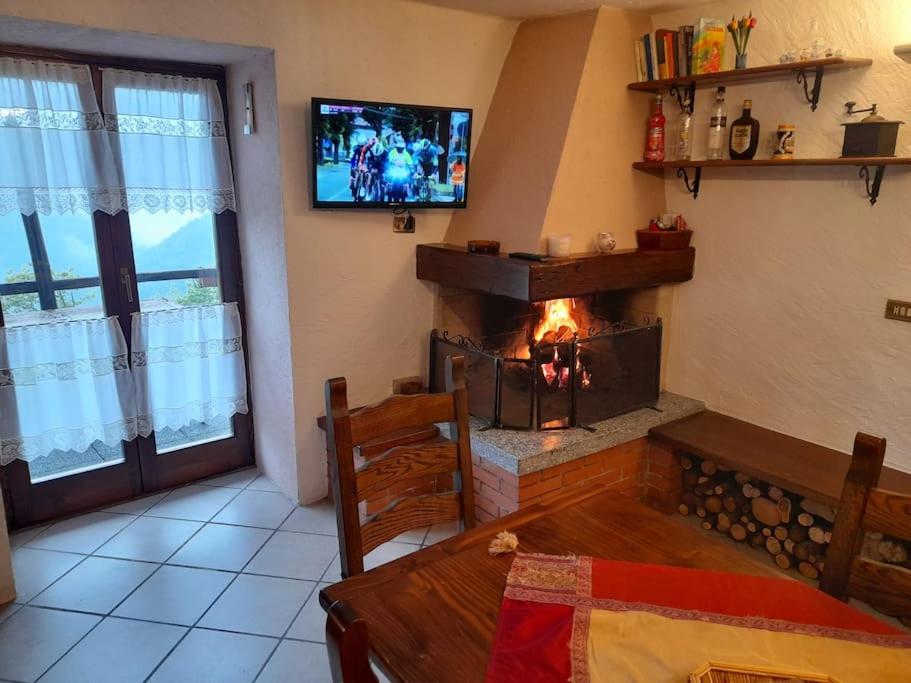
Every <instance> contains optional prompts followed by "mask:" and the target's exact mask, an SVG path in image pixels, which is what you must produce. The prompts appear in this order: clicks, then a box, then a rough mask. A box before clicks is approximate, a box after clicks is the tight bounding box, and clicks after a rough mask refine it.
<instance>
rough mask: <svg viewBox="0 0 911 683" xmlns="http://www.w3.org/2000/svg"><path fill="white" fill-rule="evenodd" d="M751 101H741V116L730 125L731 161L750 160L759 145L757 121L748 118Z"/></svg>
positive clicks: (751, 105)
mask: <svg viewBox="0 0 911 683" xmlns="http://www.w3.org/2000/svg"><path fill="white" fill-rule="evenodd" d="M752 108H753V101H752V100H744V101H743V116H741V117H740V118H739V119H737V120H736V121H734V123H732V124H731V145H730V147H731V149H730V151H731V159H752V158H753V157H754V156H756V147H757V146H758V145H759V121H757V120H756V119H754V118H753V117H752V116H750V111H751V110H752Z"/></svg>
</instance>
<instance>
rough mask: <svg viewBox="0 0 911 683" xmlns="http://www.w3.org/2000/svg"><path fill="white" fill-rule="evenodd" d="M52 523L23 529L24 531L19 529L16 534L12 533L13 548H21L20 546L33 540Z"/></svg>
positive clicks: (10, 540) (10, 538)
mask: <svg viewBox="0 0 911 683" xmlns="http://www.w3.org/2000/svg"><path fill="white" fill-rule="evenodd" d="M49 526H50V524H45V525H43V526H35V527H32V528H30V529H23V530H22V531H17V532H16V533H14V534H10V537H9V544H10V547H12V548H19V547H20V546H23V545H25V544H26V543H28V542H29V541H31V540H32V539H33V538H35V536H37V535H38V534H40V533H41V532H43V531H44V530H45V529H47V528H48V527H49Z"/></svg>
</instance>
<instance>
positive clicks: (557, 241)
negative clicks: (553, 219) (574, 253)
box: [547, 234, 572, 256]
mask: <svg viewBox="0 0 911 683" xmlns="http://www.w3.org/2000/svg"><path fill="white" fill-rule="evenodd" d="M571 241H572V236H571V235H567V234H561V235H550V236H549V237H548V238H547V253H548V255H549V256H569V254H570V242H571Z"/></svg>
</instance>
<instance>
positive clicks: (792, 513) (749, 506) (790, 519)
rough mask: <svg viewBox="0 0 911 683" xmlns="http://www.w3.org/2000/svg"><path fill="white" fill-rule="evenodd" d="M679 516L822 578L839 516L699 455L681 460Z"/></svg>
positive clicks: (785, 565)
mask: <svg viewBox="0 0 911 683" xmlns="http://www.w3.org/2000/svg"><path fill="white" fill-rule="evenodd" d="M680 465H681V467H682V468H683V494H682V496H681V500H680V505H679V507H678V511H679V512H680V514H682V515H695V516H697V517H699V518H701V519H702V528H703V529H705V530H707V531H708V530H713V531H717V532H718V533H722V534H725V535H726V536H729V537H730V538H732V539H733V540H735V541H737V542H740V543H749V544H750V545H751V546H752V547H754V548H761V549H764V550H765V551H766V552H768V553H769V554H770V555H771V556H772V557H773V558H774V560H775V564H777V565H778V566H779V567H781V568H782V569H790V570H795V571H798V572H800V573H801V574H802V575H804V576H806V577H807V578H810V579H816V578H819V575H820V573H821V572H822V571H823V568H824V567H825V555H826V547H827V546H828V544H829V542H830V541H831V539H832V524H833V522H834V521H835V511H834V510H832V508H830V507H828V506H826V505H821V504H819V503H816V502H814V501H812V500H809V499H807V498H802V497H801V496H797V495H795V494H793V493H790V492H788V491H784V490H782V489H780V488H779V487H777V486H774V485H771V484H767V483H765V482H761V481H758V480H756V479H753V478H752V477H750V476H749V475H747V474H744V473H742V472H735V471H732V470H729V469H725V468H723V467H721V466H719V465H716V464H715V463H714V462H712V461H710V460H701V459H700V458H697V457H695V456H681V458H680Z"/></svg>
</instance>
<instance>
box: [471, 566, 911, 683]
mask: <svg viewBox="0 0 911 683" xmlns="http://www.w3.org/2000/svg"><path fill="white" fill-rule="evenodd" d="M707 661H715V662H723V663H727V664H740V665H756V666H764V667H780V668H785V669H792V670H797V671H802V672H806V673H820V674H826V675H829V676H831V677H833V678H834V679H837V680H839V681H842V682H843V683H851V682H854V681H859V682H863V683H874V682H878V681H888V682H890V683H891V682H905V683H907V682H909V681H911V635H909V634H907V633H905V632H904V631H900V630H898V629H896V628H893V627H891V626H889V625H888V624H886V623H884V622H882V621H879V620H877V619H875V618H873V617H871V616H868V615H866V614H863V613H861V612H858V611H857V610H855V609H853V608H851V607H848V606H847V605H845V604H844V603H841V602H839V601H838V600H835V599H833V598H831V597H829V596H828V595H825V594H824V593H822V592H820V591H818V590H815V589H813V588H811V587H810V586H807V585H805V584H802V583H799V582H797V581H792V580H788V579H773V578H762V577H755V576H746V575H740V574H728V573H724V572H715V571H707V570H701V569H686V568H681V567H668V566H663V565H644V564H634V563H630V562H615V561H610V560H600V559H595V558H591V557H555V556H550V555H527V554H521V553H520V554H518V555H517V556H516V558H515V560H514V561H513V564H512V568H511V569H510V572H509V578H508V580H507V586H506V592H505V594H504V597H503V604H502V607H501V610H500V617H499V621H498V624H497V632H496V636H495V640H494V645H493V649H492V652H491V658H490V662H489V664H488V669H487V680H488V681H490V682H491V683H493V682H496V683H504V682H508V681H520V682H521V683H531V682H532V681H550V680H552V681H611V682H616V681H647V682H648V683H663V682H665V681H667V682H671V681H674V682H675V683H682V682H685V681H687V677H688V676H689V674H690V673H691V672H692V671H693V670H695V669H696V668H698V667H699V666H700V665H702V664H704V663H705V662H707Z"/></svg>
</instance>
